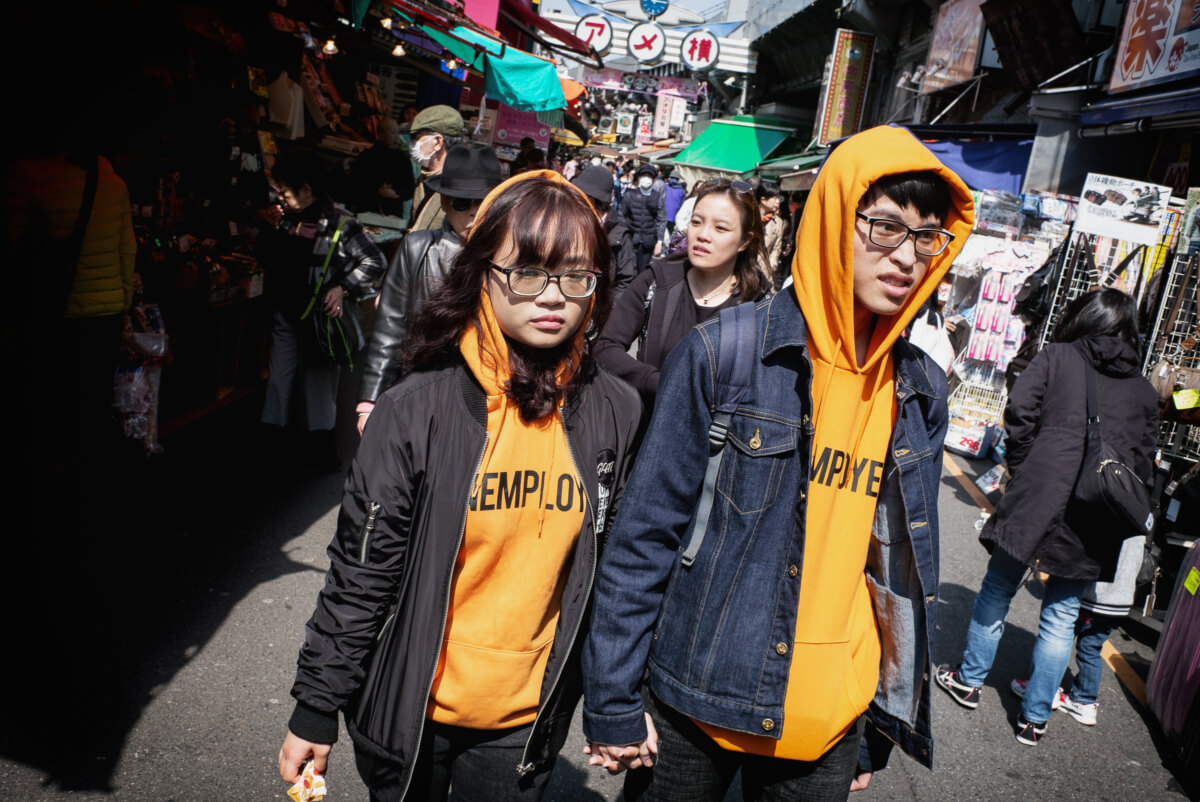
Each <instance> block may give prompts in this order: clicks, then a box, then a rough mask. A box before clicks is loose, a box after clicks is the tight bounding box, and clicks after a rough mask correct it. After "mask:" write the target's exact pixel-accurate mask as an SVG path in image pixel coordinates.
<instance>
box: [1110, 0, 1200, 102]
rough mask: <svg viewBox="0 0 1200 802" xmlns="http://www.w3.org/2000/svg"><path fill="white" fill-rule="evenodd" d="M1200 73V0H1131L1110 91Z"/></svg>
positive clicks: (1133, 87)
mask: <svg viewBox="0 0 1200 802" xmlns="http://www.w3.org/2000/svg"><path fill="white" fill-rule="evenodd" d="M1198 73H1200V0H1129V7H1128V9H1127V10H1126V13H1125V27H1124V29H1123V30H1122V31H1121V39H1120V45H1119V47H1118V49H1117V57H1116V59H1115V60H1114V62H1113V72H1112V80H1111V81H1110V82H1109V85H1108V91H1110V92H1125V91H1128V90H1130V89H1138V88H1140V87H1143V86H1148V85H1151V84H1160V83H1164V82H1166V81H1175V80H1178V79H1180V78H1183V77H1185V76H1191V75H1196V74H1198Z"/></svg>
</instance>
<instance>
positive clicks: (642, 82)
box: [579, 67, 701, 103]
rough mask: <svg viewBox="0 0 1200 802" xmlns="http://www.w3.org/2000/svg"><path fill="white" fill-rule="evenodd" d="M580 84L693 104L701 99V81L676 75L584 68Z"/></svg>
mask: <svg viewBox="0 0 1200 802" xmlns="http://www.w3.org/2000/svg"><path fill="white" fill-rule="evenodd" d="M579 82H580V83H581V84H583V85H584V86H587V87H591V88H592V89H613V90H616V91H621V92H643V93H645V94H648V95H674V96H675V97H682V98H687V99H688V100H690V101H692V102H693V103H694V102H695V101H696V99H697V98H699V97H700V87H701V83H700V81H697V80H695V79H693V78H680V77H678V76H674V75H662V76H659V75H646V74H644V73H640V72H624V71H622V70H614V69H608V68H606V69H603V70H598V69H596V68H594V67H584V68H583V72H582V74H581V75H580V78H579Z"/></svg>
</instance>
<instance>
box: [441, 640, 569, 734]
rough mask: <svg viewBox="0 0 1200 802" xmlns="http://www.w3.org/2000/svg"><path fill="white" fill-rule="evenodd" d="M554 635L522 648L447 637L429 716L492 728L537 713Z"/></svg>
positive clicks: (528, 718) (516, 722) (510, 724)
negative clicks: (511, 648) (490, 646)
mask: <svg viewBox="0 0 1200 802" xmlns="http://www.w3.org/2000/svg"><path fill="white" fill-rule="evenodd" d="M553 644H554V638H550V639H549V640H547V641H546V642H545V643H543V644H541V645H540V646H535V647H533V648H531V649H529V650H525V651H510V650H507V649H493V648H489V647H486V646H474V645H472V644H469V643H458V642H456V641H452V640H447V641H446V644H445V647H444V648H443V650H442V660H441V662H440V663H439V664H438V671H437V676H436V677H435V679H434V682H433V689H432V691H431V692H430V706H429V708H430V709H429V717H430V718H432V719H433V720H434V721H437V722H440V723H443V724H452V725H454V726H457V727H471V728H473V729H484V730H494V729H503V728H505V727H517V726H520V725H523V724H528V723H530V722H531V721H533V720H534V718H536V717H537V709H538V701H539V697H540V695H541V688H542V677H543V676H544V675H545V673H546V662H547V660H548V659H549V657H550V647H551V646H552V645H553Z"/></svg>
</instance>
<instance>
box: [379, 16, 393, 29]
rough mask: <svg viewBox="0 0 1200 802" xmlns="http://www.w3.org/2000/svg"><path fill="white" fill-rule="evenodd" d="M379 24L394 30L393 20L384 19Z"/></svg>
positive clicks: (389, 18)
mask: <svg viewBox="0 0 1200 802" xmlns="http://www.w3.org/2000/svg"><path fill="white" fill-rule="evenodd" d="M379 24H380V25H382V26H383V27H384V28H386V29H387V30H389V31H390V30H391V29H392V18H391V17H384V18H383V19H381V20H379Z"/></svg>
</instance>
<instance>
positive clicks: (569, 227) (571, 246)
mask: <svg viewBox="0 0 1200 802" xmlns="http://www.w3.org/2000/svg"><path fill="white" fill-rule="evenodd" d="M546 189H551V188H550V187H547V188H546ZM573 191H574V190H569V189H568V190H563V189H562V188H559V187H557V186H554V187H553V188H552V189H551V191H549V192H545V191H543V192H538V193H536V194H530V195H529V196H528V197H527V198H526V199H525V203H523V204H520V208H519V214H517V215H515V217H516V219H515V220H514V221H513V222H514V225H513V227H512V232H513V239H514V241H515V243H516V246H517V263H518V264H521V265H528V266H533V267H540V268H542V269H544V270H546V271H548V272H550V273H558V272H560V271H562V270H572V269H574V270H579V269H584V270H594V269H595V268H596V265H595V264H594V262H595V258H596V257H595V254H596V247H597V241H596V232H597V229H598V223H597V221H596V216H595V214H593V213H592V210H591V209H590V208H585V207H584V205H583V203H582V201H581V200H580V202H573V201H574V200H575V199H574V198H572V197H571V195H569V194H568V193H570V192H573Z"/></svg>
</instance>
